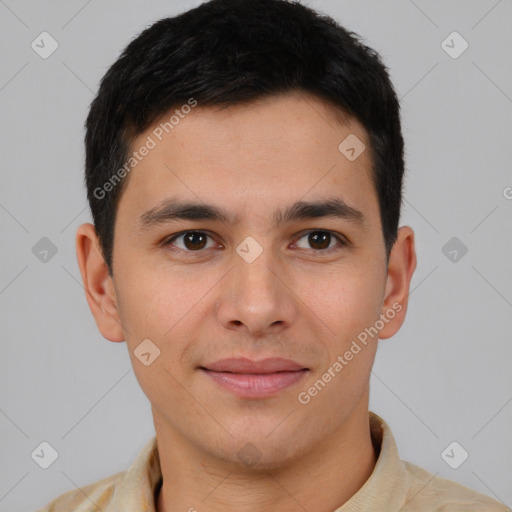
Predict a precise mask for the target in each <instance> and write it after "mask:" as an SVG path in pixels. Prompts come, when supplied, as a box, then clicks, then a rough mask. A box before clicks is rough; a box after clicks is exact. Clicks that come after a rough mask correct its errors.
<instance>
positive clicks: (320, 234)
mask: <svg viewBox="0 0 512 512" xmlns="http://www.w3.org/2000/svg"><path fill="white" fill-rule="evenodd" d="M306 237H307V243H308V245H309V247H301V248H302V249H313V250H315V251H326V250H330V249H332V248H333V247H335V246H331V242H333V241H338V245H340V246H344V245H346V244H345V242H344V241H343V240H342V239H341V237H339V236H337V235H335V234H334V233H332V232H331V231H325V230H318V229H317V230H315V231H310V232H308V233H306V234H305V235H303V236H302V237H301V238H300V239H302V238H306ZM330 246H331V247H330Z"/></svg>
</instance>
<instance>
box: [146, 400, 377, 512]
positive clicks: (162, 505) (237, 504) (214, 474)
mask: <svg viewBox="0 0 512 512" xmlns="http://www.w3.org/2000/svg"><path fill="white" fill-rule="evenodd" d="M361 405H362V406H363V407H361ZM160 427H163V423H161V422H160V421H158V418H157V417H155V428H156V433H157V442H158V450H159V454H160V464H161V468H162V475H163V484H162V487H161V490H160V492H159V494H158V499H157V512H178V511H181V512H183V511H188V512H232V511H233V512H234V511H237V512H262V511H275V510H279V511H280V512H304V510H315V512H332V511H333V510H336V509H337V508H339V507H341V506H342V505H343V504H344V503H346V502H347V501H348V500H349V499H350V498H351V497H352V496H353V495H354V494H356V492H357V491H358V490H359V489H360V488H361V487H362V486H363V485H364V483H365V482H366V481H367V480H368V478H369V477H370V475H371V473H372V471H373V469H374V467H375V463H376V456H375V451H374V448H373V444H372V440H371V436H370V427H369V420H368V402H367V401H364V400H363V401H362V403H360V404H359V405H358V407H357V408H356V409H355V410H354V411H353V412H352V414H351V415H350V417H349V418H348V419H347V421H346V422H345V423H344V424H343V426H342V427H341V428H340V429H338V430H337V431H336V432H334V434H333V435H331V436H330V437H329V438H327V439H325V440H324V441H323V442H322V444H321V445H317V446H315V447H314V448H313V449H312V450H310V451H309V452H308V454H307V455H306V456H303V457H301V458H300V459H297V460H294V461H293V462H290V463H288V464H287V465H286V466H282V467H279V468H274V469H269V470H258V471H254V472H250V471H248V470H245V471H244V470H243V469H241V468H235V467H233V465H232V464H230V463H227V464H226V463H225V462H223V461H219V460H218V459H211V458H210V457H208V456H205V454H204V453H202V454H200V453H198V452H197V451H195V450H194V449H193V448H191V447H190V446H188V444H187V441H186V440H184V439H183V438H180V437H176V436H174V435H167V432H165V429H163V428H160Z"/></svg>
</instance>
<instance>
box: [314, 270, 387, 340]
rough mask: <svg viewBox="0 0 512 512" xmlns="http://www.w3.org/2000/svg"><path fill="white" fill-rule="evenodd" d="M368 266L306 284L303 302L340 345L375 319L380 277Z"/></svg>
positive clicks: (371, 323)
mask: <svg viewBox="0 0 512 512" xmlns="http://www.w3.org/2000/svg"><path fill="white" fill-rule="evenodd" d="M374 274H375V273H374V272H372V271H371V269H361V270H359V269H356V268H354V267H351V268H348V267H347V269H340V270H339V271H338V272H333V273H331V274H330V275H326V276H324V278H323V279H321V280H319V279H318V278H317V279H314V280H311V282H309V283H307V285H306V286H305V288H304V290H310V291H309V293H308V295H307V297H308V298H307V300H306V303H307V305H308V306H309V308H310V309H311V310H312V311H313V313H314V314H315V316H316V317H317V318H318V319H320V320H321V321H322V322H323V323H324V324H325V325H326V326H328V327H329V330H327V332H328V333H330V335H331V337H332V336H333V335H335V336H336V338H337V339H336V342H337V343H338V344H340V343H341V344H343V343H344V342H346V341H349V338H350V339H351V337H352V336H357V334H359V332H361V331H362V330H364V328H365V327H368V326H370V325H373V324H374V322H375V321H376V320H377V319H378V317H379V314H380V308H381V303H382V290H381V289H380V286H379V284H378V283H380V277H378V276H376V275H374Z"/></svg>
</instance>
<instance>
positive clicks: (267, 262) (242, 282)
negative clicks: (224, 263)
mask: <svg viewBox="0 0 512 512" xmlns="http://www.w3.org/2000/svg"><path fill="white" fill-rule="evenodd" d="M237 257H238V261H237V259H236V258H235V262H236V263H235V269H234V274H235V276H236V288H237V289H236V293H237V294H243V297H240V298H243V299H244V300H245V301H249V302H251V301H254V300H255V301H258V300H267V301H269V300H271V301H274V300H276V299H277V295H278V294H279V290H278V288H279V287H280V283H279V279H278V278H277V277H276V274H277V272H276V270H274V269H277V267H278V266H279V262H278V259H277V258H276V257H275V255H274V254H273V250H272V247H271V246H270V243H268V244H265V242H264V241H263V238H262V237H261V238H259V241H257V240H256V239H254V238H253V237H247V238H246V239H245V240H244V241H243V242H242V243H241V244H240V245H239V246H238V247H237Z"/></svg>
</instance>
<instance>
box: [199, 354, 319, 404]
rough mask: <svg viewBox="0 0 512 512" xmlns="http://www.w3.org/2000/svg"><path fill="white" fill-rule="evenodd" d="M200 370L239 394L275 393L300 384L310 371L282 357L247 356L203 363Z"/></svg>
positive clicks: (245, 396)
mask: <svg viewBox="0 0 512 512" xmlns="http://www.w3.org/2000/svg"><path fill="white" fill-rule="evenodd" d="M199 370H200V371H201V372H202V373H204V374H205V375H206V376H207V377H209V378H210V379H211V380H213V382H215V383H216V384H218V385H220V386H221V387H223V388H224V389H226V390H228V391H230V392H232V393H234V394H235V395H237V396H238V397H239V398H264V397H270V396H274V395H276V394H277V393H278V392H279V391H282V390H283V389H286V388H288V387H290V386H292V385H294V384H297V383H298V382H299V381H301V380H302V379H303V378H304V376H305V375H306V374H307V373H308V372H309V371H310V370H309V368H306V367H304V366H302V365H300V364H298V363H296V362H295V361H291V360H289V359H282V358H268V359H264V360H262V361H252V360H250V359H246V358H236V359H234V358H231V359H223V360H220V361H216V362H215V363H211V364H208V365H206V366H200V367H199Z"/></svg>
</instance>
